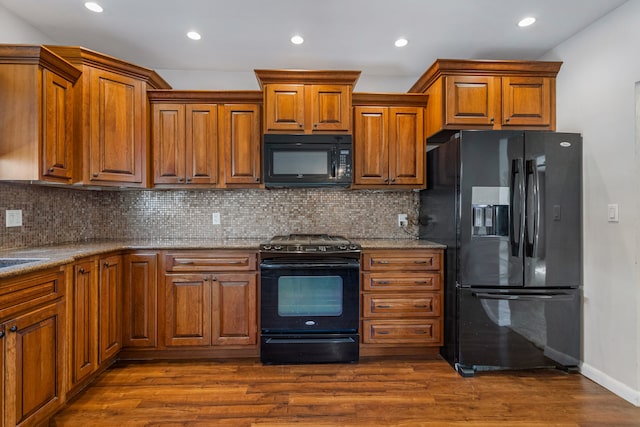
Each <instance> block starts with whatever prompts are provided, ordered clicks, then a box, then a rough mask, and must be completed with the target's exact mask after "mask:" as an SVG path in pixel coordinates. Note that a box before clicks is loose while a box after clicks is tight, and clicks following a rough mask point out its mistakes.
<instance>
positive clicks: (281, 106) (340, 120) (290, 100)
mask: <svg viewBox="0 0 640 427" xmlns="http://www.w3.org/2000/svg"><path fill="white" fill-rule="evenodd" d="M255 73H256V76H257V78H258V81H259V83H260V86H261V88H262V89H263V91H264V105H265V108H264V121H263V131H264V132H265V133H336V134H339V133H345V134H350V133H352V128H351V94H352V92H353V86H354V85H355V83H356V81H357V80H358V77H359V76H360V71H314V70H255Z"/></svg>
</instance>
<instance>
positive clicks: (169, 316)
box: [162, 251, 258, 348]
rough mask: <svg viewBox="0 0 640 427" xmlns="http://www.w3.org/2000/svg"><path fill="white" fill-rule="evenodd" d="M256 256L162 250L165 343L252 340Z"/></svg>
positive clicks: (254, 340) (254, 341) (223, 343)
mask: <svg viewBox="0 0 640 427" xmlns="http://www.w3.org/2000/svg"><path fill="white" fill-rule="evenodd" d="M256 259H257V255H256V254H255V253H243V252H240V253H238V252H233V251H228V252H226V251H221V252H195V253H194V252H191V253H185V252H175V253H169V254H166V255H165V276H164V311H163V313H164V319H165V321H164V324H163V325H162V326H163V329H164V344H165V346H166V347H168V348H175V347H200V348H207V347H212V346H255V345H257V310H258V307H257V299H256V294H257V286H258V273H257V272H256V271H255V269H256V264H257V261H256ZM185 271H189V273H186V272H185ZM183 272H184V273H183Z"/></svg>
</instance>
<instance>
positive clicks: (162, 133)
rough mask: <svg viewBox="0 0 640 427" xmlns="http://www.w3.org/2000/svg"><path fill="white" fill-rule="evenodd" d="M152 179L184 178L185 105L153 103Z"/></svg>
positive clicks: (159, 181)
mask: <svg viewBox="0 0 640 427" xmlns="http://www.w3.org/2000/svg"><path fill="white" fill-rule="evenodd" d="M152 115H153V117H152V120H153V182H154V184H178V183H184V180H185V164H186V163H185V130H184V123H185V107H184V105H180V104H154V105H153V112H152Z"/></svg>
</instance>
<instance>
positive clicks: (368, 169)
mask: <svg viewBox="0 0 640 427" xmlns="http://www.w3.org/2000/svg"><path fill="white" fill-rule="evenodd" d="M426 104H427V96H425V95H418V94H397V95H396V94H375V93H356V94H354V95H353V105H354V153H355V155H354V182H353V185H352V188H374V189H380V188H382V189H385V188H387V189H399V188H405V189H423V188H425V184H426V176H425V149H426V143H425V140H424V137H423V135H424V133H423V131H424V109H425V106H426Z"/></svg>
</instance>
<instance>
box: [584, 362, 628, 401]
mask: <svg viewBox="0 0 640 427" xmlns="http://www.w3.org/2000/svg"><path fill="white" fill-rule="evenodd" d="M580 373H581V374H582V375H584V376H585V377H587V378H589V379H590V380H592V381H594V382H596V383H598V384H600V385H601V386H602V387H604V388H606V389H607V390H609V391H611V392H613V393H615V394H616V395H618V396H620V397H621V398H623V399H624V400H626V401H627V402H629V403H631V404H632V405H635V406H638V407H640V390H634V389H632V388H631V387H629V386H628V385H626V384H623V383H621V382H620V381H618V380H616V379H614V378H612V377H610V376H609V375H607V374H605V373H604V372H602V371H601V370H599V369H596V368H594V367H593V366H591V365H589V364H587V363H582V365H581V366H580Z"/></svg>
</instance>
